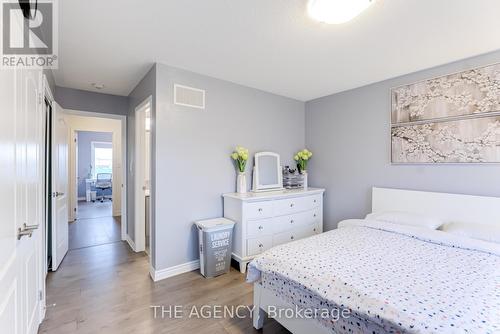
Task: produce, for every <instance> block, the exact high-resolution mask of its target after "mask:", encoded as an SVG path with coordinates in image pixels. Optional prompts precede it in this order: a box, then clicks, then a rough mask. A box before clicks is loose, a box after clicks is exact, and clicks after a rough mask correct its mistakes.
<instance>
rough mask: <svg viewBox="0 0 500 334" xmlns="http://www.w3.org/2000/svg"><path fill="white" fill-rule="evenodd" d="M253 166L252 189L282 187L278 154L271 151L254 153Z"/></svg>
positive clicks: (264, 189) (260, 189)
mask: <svg viewBox="0 0 500 334" xmlns="http://www.w3.org/2000/svg"><path fill="white" fill-rule="evenodd" d="M254 161H255V165H254V168H253V189H252V190H253V191H268V190H279V189H283V175H282V172H281V163H280V156H279V154H277V153H273V152H259V153H256V154H255V158H254Z"/></svg>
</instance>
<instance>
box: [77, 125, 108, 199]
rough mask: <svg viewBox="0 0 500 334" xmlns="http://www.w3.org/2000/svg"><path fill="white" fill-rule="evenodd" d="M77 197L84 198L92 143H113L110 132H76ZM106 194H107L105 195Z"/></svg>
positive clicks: (90, 162) (90, 161)
mask: <svg viewBox="0 0 500 334" xmlns="http://www.w3.org/2000/svg"><path fill="white" fill-rule="evenodd" d="M77 133H78V177H79V179H78V180H79V181H78V197H85V191H86V184H85V179H87V176H88V174H89V172H90V165H91V164H92V146H91V143H92V142H93V141H98V142H108V143H112V142H113V133H112V132H96V131H78V132H77ZM106 194H107V193H106Z"/></svg>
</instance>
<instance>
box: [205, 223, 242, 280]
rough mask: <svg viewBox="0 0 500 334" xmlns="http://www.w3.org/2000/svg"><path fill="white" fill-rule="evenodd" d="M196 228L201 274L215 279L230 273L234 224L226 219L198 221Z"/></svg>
mask: <svg viewBox="0 0 500 334" xmlns="http://www.w3.org/2000/svg"><path fill="white" fill-rule="evenodd" d="M196 226H197V228H198V248H199V250H200V271H201V274H202V275H203V276H205V277H215V276H219V275H222V274H225V273H227V272H229V268H230V267H231V252H232V249H233V248H232V246H233V227H234V222H233V221H232V220H229V219H226V218H215V219H209V220H201V221H198V222H196Z"/></svg>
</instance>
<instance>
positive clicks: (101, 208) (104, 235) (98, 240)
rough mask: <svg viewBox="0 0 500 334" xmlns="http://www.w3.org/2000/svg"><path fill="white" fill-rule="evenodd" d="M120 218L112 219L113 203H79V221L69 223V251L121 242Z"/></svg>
mask: <svg viewBox="0 0 500 334" xmlns="http://www.w3.org/2000/svg"><path fill="white" fill-rule="evenodd" d="M120 222H121V219H120V217H112V203H111V202H110V201H105V202H104V203H101V202H95V203H92V202H78V219H77V220H75V221H74V222H71V223H69V249H78V248H83V247H89V246H95V245H102V244H107V243H111V242H117V241H120V240H121V226H120V224H121V223H120Z"/></svg>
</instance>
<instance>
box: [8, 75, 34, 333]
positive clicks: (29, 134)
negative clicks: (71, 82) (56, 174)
mask: <svg viewBox="0 0 500 334" xmlns="http://www.w3.org/2000/svg"><path fill="white" fill-rule="evenodd" d="M40 79H41V71H40V70H26V69H23V70H5V71H1V73H0V110H2V122H0V147H1V149H0V155H1V158H0V213H1V221H2V223H1V224H0V328H1V332H2V333H28V334H31V333H36V332H37V331H38V326H39V323H40V309H41V308H40V288H41V287H40V282H41V267H40V266H41V263H40V258H41V255H40V252H41V247H40V245H41V244H40V243H41V229H40V228H39V227H40V226H41V224H42V223H43V216H42V215H41V200H42V197H43V188H42V182H41V176H42V171H43V169H41V164H40V159H41V156H40V150H41V148H42V146H41V145H43V142H42V141H41V137H42V136H41V131H43V125H42V122H41V119H42V118H41V109H40V99H39V90H40Z"/></svg>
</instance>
